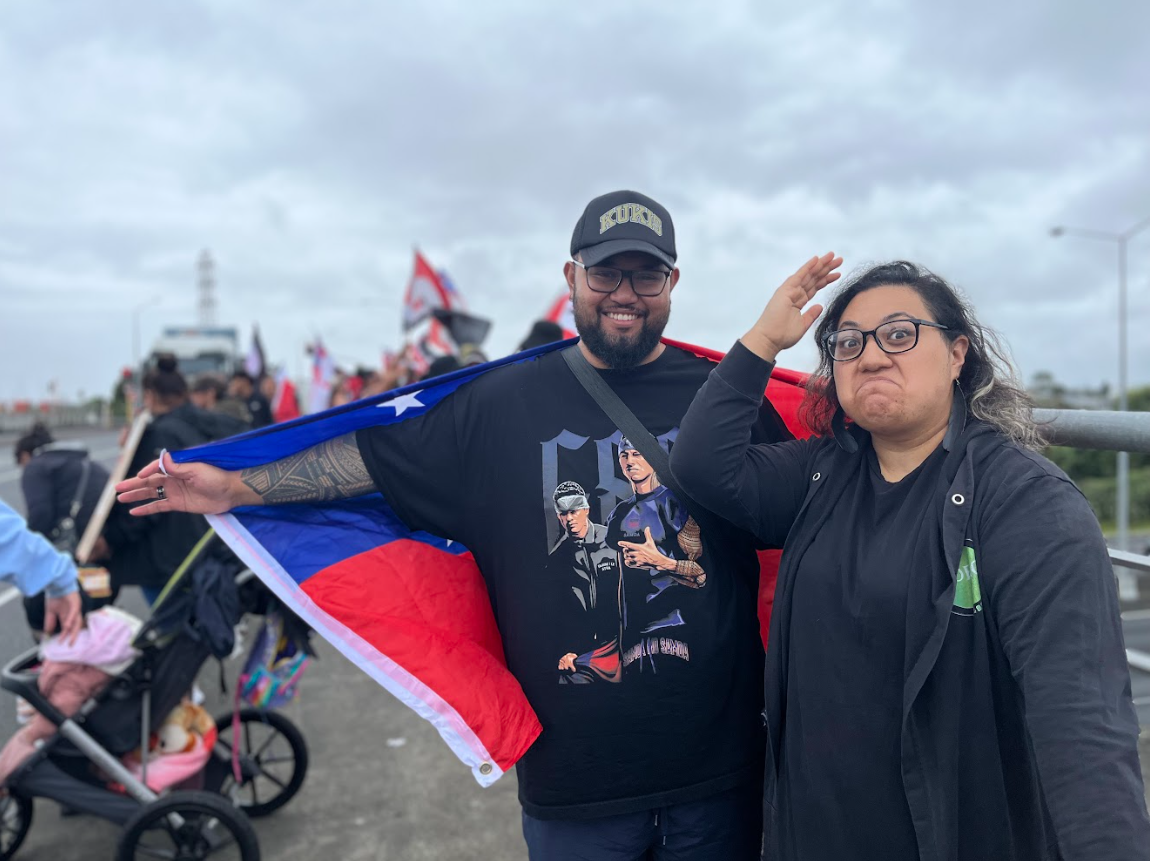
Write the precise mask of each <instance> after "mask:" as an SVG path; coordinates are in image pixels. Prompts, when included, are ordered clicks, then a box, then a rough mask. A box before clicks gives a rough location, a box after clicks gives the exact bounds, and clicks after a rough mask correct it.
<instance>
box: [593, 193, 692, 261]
mask: <svg viewBox="0 0 1150 861" xmlns="http://www.w3.org/2000/svg"><path fill="white" fill-rule="evenodd" d="M624 251H642V252H644V253H646V254H650V255H652V256H654V257H657V258H659V259H660V260H662V261H663V262H664V263H666V264H667V265H668V266H670V267H671V268H672V269H673V268H675V257H676V254H675V225H673V224H672V223H671V214H670V213H669V212H667V210H666V209H664V208H663V207H662V206H661V205H660V204H658V203H656V202H655V201H654V200H652V199H651V198H649V197H647V195H645V194H640V193H639V192H637V191H612V192H611V193H609V194H604V195H600V196H599V197H597V198H595V199H594V200H592V201H591V202H590V203H588V204H587V208H586V209H584V210H583V215H582V217H580V219H579V221H578V222H577V223H576V224H575V233H574V234H572V236H571V256H572V257H574V256H575V255H576V254H579V255H580V256H581V259H582V262H583V265H584V266H594V265H595V264H596V263H599V262H601V261H603V260H606V259H607V258H608V257H610V256H611V255H613V254H622V253H623V252H624Z"/></svg>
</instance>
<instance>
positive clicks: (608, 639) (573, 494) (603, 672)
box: [547, 481, 620, 684]
mask: <svg viewBox="0 0 1150 861" xmlns="http://www.w3.org/2000/svg"><path fill="white" fill-rule="evenodd" d="M552 498H553V500H554V502H555V516H556V517H557V518H558V519H559V525H560V526H561V527H562V528H563V534H562V535H561V536H560V537H559V540H558V541H557V542H555V545H554V546H553V547H552V548H551V551H550V554H549V556H550V558H549V560H548V565H547V568H548V573H547V577H548V580H553V579H557V580H558V584H557V585H558V586H559V589H560V591H561V592H562V593H563V595H562V602H561V605H560V606H561V607H562V608H563V610H564V617H565V619H573V620H575V621H573V623H572V624H570V625H565V626H564V627H565V629H566V630H565V632H564V634H563V636H562V640H563V648H565V649H570V648H577V649H578V650H579V651H578V652H575V651H565V652H564V653H563V655H562V657H560V658H559V683H560V684H588V683H589V682H593V681H595V680H596V679H601V680H603V681H608V682H617V681H619V678H620V675H619V563H618V554H617V552H616V551H615V550H613V549H612V548H610V547H608V546H607V527H606V526H603V525H602V524H599V523H592V522H591V503H590V501H589V500H588V499H587V492H586V491H585V490H583V487H582V486H581V485H580V484H578V483H576V482H574V481H564V482H563V483H562V484H560V485H559V486H558V487H556V488H555V493H554V494H553V497H552Z"/></svg>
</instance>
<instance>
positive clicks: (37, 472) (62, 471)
mask: <svg viewBox="0 0 1150 861" xmlns="http://www.w3.org/2000/svg"><path fill="white" fill-rule="evenodd" d="M85 461H88V463H89V467H88V483H87V484H86V485H85V487H84V492H83V496H82V497H81V499H80V510H79V513H78V514H77V515H76V533H77V535H83V534H84V529H85V528H87V526H88V521H89V520H90V519H91V517H92V512H93V511H95V510H96V503H97V502H99V500H100V494H101V493H102V492H103V490H104V485H105V484H107V483H108V470H106V469H104V467H102V466H100V464H98V463H95V462H92V461H90V460H89V458H88V450H87V449H86V448H84V447H83V446H81V445H77V444H70V443H51V444H49V445H45V446H41V447H40V448H38V449H36V451H35V452H33V454H32V459H31V460H30V461H28V464H27V465H26V466H25V467H24V475H23V476H22V477H21V479H20V487H21V489H22V490H23V491H24V506H25V508H26V509H27V512H28V513H27V519H28V528H29V529H31V530H32V531H33V532H39V533H40V534H41V535H46V536H47V535H50V534H51V532H52V530H53V529H55V528H56V526H57V525H58V524H59V523H60V521H61V520H63V519H64V518H65V517H66V516H67V515H68V512H69V511H70V510H71V508H72V501H73V500H74V499H75V498H76V492H77V491H78V490H79V489H80V480H81V478H82V475H83V472H84V462H85Z"/></svg>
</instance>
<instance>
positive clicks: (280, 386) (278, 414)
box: [271, 368, 300, 422]
mask: <svg viewBox="0 0 1150 861" xmlns="http://www.w3.org/2000/svg"><path fill="white" fill-rule="evenodd" d="M271 409H272V420H273V421H275V422H287V421H291V420H292V419H297V418H299V416H300V411H299V398H298V397H297V396H296V393H295V384H294V383H293V382H292V381H291V378H290V377H289V376H288V375H287V371H285V370H284V369H283V368H280V370H279V371H277V372H276V390H275V394H274V395H272V402H271Z"/></svg>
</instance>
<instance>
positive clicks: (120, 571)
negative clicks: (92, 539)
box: [103, 356, 247, 604]
mask: <svg viewBox="0 0 1150 861" xmlns="http://www.w3.org/2000/svg"><path fill="white" fill-rule="evenodd" d="M143 387H144V406H145V408H146V409H147V410H148V411H149V412H150V413H151V414H152V415H153V416H154V418H153V419H152V422H151V424H149V425H148V427H147V429H146V430H145V431H144V435H143V436H142V437H141V438H140V444H139V447H138V448H137V449H136V454H135V456H134V457H133V459H132V463H131V464H130V466H129V474H131V473H132V472H135V471H137V470H139V469H142V468H143V467H144V466H145V465H147V464H148V463H149V462H151V461H153V460H155V458H156V457H157V456H158V455H159V453H160V452H161V451H162V450H164V449H171V450H176V449H182V448H188V447H190V446H194V445H199V444H201V443H205V442H210V441H211V440H215V439H222V438H223V437H227V436H232V435H233V434H237V433H241V432H243V431H245V430H247V428H246V427H245V426H244V424H243V423H242V422H240V421H239V420H238V419H235V418H232V417H231V416H226V415H222V414H221V413H215V412H208V411H207V410H201V409H199V408H197V407H196V406H194V405H193V404H192V403H191V402H190V401H189V400H188V384H187V381H186V380H185V379H184V377H183V375H182V374H180V372H179V371H178V370H177V367H176V360H175V358H174V357H172V356H161V357H160V358H159V360H158V361H157V363H156V367H155V368H154V369H153V370H151V371H149V372H148V374H147V375H146V376H145V377H144V382H143ZM207 529H208V524H207V521H206V520H204V518H203V517H202V516H200V515H198V514H185V513H179V514H173V515H172V516H171V517H165V518H161V519H158V520H142V519H140V518H136V517H131V516H130V513H129V511H128V510H127V508H126V507H125V506H122V505H118V506H115V507H114V508H113V510H112V514H111V516H110V517H109V518H108V523H107V524H106V525H105V527H104V532H103V535H104V538H105V540H106V541H107V543H108V545H109V547H110V548H111V558H110V560H109V563H108V568H109V570H110V571H111V573H112V584H113V588H116V589H118V588H120V587H121V586H125V585H135V586H139V587H140V590H141V591H142V592H143V593H144V597H145V598H146V599H147V601H148V603H149V604H152V603H155V600H156V598H158V597H159V594H160V591H161V590H162V589H163V588H164V585H165V584H166V583H167V582H168V580H169V578H171V576H172V574H174V573H175V571H176V568H178V567H179V565H180V563H181V562H183V561H184V558H185V557H186V556H187V555H188V553H189V552H190V551H191V549H192V547H194V546H195V544H196V542H197V541H199V539H200V537H201V536H202V535H203V534H204V533H205V532H206V531H207Z"/></svg>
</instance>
